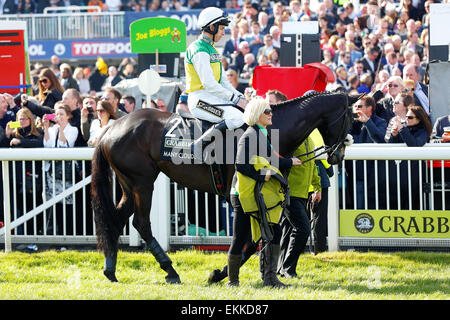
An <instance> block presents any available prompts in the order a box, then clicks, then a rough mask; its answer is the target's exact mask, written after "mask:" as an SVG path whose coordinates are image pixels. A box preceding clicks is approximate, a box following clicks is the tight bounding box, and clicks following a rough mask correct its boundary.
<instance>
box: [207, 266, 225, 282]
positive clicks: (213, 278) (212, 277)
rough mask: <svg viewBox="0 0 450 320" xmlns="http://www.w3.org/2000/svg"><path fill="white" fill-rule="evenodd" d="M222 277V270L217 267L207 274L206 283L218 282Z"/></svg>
mask: <svg viewBox="0 0 450 320" xmlns="http://www.w3.org/2000/svg"><path fill="white" fill-rule="evenodd" d="M223 279H225V278H224V277H223V275H222V272H221V271H220V270H219V269H216V270H214V271H213V272H211V273H210V274H209V277H208V283H209V284H213V283H218V282H220V281H222V280H223Z"/></svg>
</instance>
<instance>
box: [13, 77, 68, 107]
mask: <svg viewBox="0 0 450 320" xmlns="http://www.w3.org/2000/svg"><path fill="white" fill-rule="evenodd" d="M38 81H39V92H38V94H37V96H36V98H37V100H38V101H39V103H40V104H41V105H40V106H36V105H35V104H34V103H32V102H30V101H29V99H28V97H27V96H26V95H22V105H23V106H24V107H27V108H29V109H30V110H31V112H33V113H34V114H36V112H35V111H36V108H39V107H46V108H50V109H52V110H50V112H53V108H54V106H55V103H56V102H58V101H61V100H62V94H63V92H64V88H63V87H62V86H61V84H60V82H59V80H58V78H56V76H55V74H54V73H53V71H52V70H50V69H49V68H45V69H42V71H41V73H40V74H39V80H38ZM50 112H48V113H50ZM44 113H47V112H44Z"/></svg>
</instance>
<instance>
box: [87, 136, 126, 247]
mask: <svg viewBox="0 0 450 320" xmlns="http://www.w3.org/2000/svg"><path fill="white" fill-rule="evenodd" d="M103 148H104V146H102V144H101V143H100V144H99V145H98V146H97V147H96V148H95V152H94V157H93V159H92V180H91V192H92V207H93V209H94V220H95V226H96V234H97V247H98V249H99V250H102V251H103V252H105V253H114V252H117V243H118V237H119V234H120V230H119V229H118V226H119V225H120V223H119V221H118V212H117V209H116V206H115V205H114V202H113V199H112V195H111V191H112V187H111V185H112V183H111V169H110V165H109V163H108V160H107V159H106V158H105V154H104V151H103Z"/></svg>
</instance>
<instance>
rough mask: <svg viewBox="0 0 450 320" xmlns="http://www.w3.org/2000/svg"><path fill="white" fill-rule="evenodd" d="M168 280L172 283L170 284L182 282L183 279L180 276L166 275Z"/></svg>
mask: <svg viewBox="0 0 450 320" xmlns="http://www.w3.org/2000/svg"><path fill="white" fill-rule="evenodd" d="M166 282H167V283H170V284H177V283H181V279H180V277H179V276H173V277H169V276H166Z"/></svg>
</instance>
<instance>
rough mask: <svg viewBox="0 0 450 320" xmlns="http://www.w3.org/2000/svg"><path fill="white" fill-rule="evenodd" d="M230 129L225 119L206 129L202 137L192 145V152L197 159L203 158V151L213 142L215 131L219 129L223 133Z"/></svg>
mask: <svg viewBox="0 0 450 320" xmlns="http://www.w3.org/2000/svg"><path fill="white" fill-rule="evenodd" d="M227 129H228V127H227V124H226V123H225V120H222V121H221V122H219V123H217V124H215V125H213V126H212V127H211V128H209V129H208V130H206V131H205V132H204V133H203V134H202V136H201V137H200V138H198V139H197V140H195V141H194V143H192V145H191V153H192V154H193V155H194V157H195V159H197V160H202V159H203V157H202V155H203V151H204V150H205V148H206V146H207V145H208V144H210V143H211V138H212V137H213V136H214V135H215V131H216V130H219V131H220V132H221V133H222V134H224V133H225V131H226V130H227Z"/></svg>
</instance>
